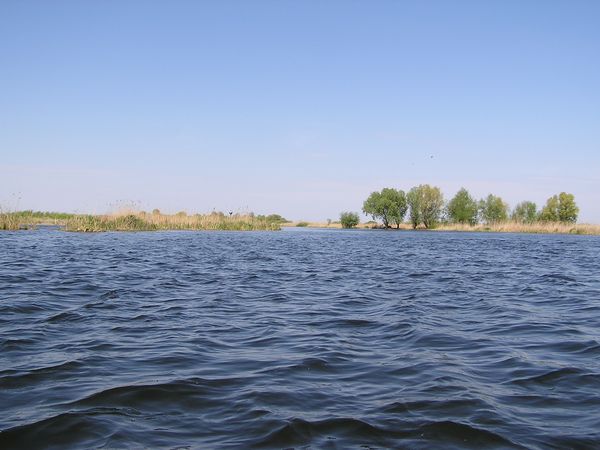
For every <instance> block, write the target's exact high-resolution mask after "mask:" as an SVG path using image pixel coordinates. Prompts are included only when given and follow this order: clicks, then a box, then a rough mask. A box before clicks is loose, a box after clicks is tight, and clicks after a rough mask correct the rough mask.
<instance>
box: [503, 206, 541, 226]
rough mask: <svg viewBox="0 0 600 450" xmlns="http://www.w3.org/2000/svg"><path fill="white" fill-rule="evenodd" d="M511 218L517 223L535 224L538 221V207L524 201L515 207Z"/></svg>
mask: <svg viewBox="0 0 600 450" xmlns="http://www.w3.org/2000/svg"><path fill="white" fill-rule="evenodd" d="M510 218H511V219H512V220H514V221H515V222H521V223H533V222H535V221H536V220H537V218H538V214H537V205H536V204H535V203H533V202H530V201H524V202H521V203H519V204H518V205H517V206H515V209H514V210H513V212H512V214H511V216H510Z"/></svg>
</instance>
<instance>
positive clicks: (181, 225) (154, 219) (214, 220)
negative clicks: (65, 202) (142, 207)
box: [65, 212, 280, 232]
mask: <svg viewBox="0 0 600 450" xmlns="http://www.w3.org/2000/svg"><path fill="white" fill-rule="evenodd" d="M279 229H280V224H279V223H275V222H271V221H268V220H267V219H266V218H257V217H254V216H253V215H250V214H248V215H241V214H235V215H231V216H225V215H224V214H220V213H213V214H194V215H187V214H182V213H178V214H175V215H168V214H147V213H131V212H129V213H125V214H109V215H101V216H94V215H80V216H75V217H72V218H70V219H67V220H66V221H65V230H66V231H80V232H99V231H156V230H231V231H236V230H237V231H255V230H279Z"/></svg>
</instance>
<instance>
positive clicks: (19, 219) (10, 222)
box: [0, 212, 35, 231]
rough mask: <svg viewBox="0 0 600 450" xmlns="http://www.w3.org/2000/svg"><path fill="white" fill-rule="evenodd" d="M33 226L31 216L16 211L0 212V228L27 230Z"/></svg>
mask: <svg viewBox="0 0 600 450" xmlns="http://www.w3.org/2000/svg"><path fill="white" fill-rule="evenodd" d="M34 226H35V225H34V224H33V220H32V219H31V217H28V216H26V215H22V214H16V213H5V212H0V230H9V231H11V230H27V229H31V228H33V227H34Z"/></svg>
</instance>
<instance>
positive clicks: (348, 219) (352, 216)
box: [340, 212, 359, 228]
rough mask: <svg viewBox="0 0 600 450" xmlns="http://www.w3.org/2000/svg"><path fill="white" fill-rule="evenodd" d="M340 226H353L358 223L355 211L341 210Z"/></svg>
mask: <svg viewBox="0 0 600 450" xmlns="http://www.w3.org/2000/svg"><path fill="white" fill-rule="evenodd" d="M340 222H341V224H342V228H354V227H355V226H356V225H358V223H359V218H358V214H357V213H355V212H343V213H341V214H340Z"/></svg>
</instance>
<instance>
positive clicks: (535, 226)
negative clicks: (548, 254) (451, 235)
mask: <svg viewBox="0 0 600 450" xmlns="http://www.w3.org/2000/svg"><path fill="white" fill-rule="evenodd" d="M436 230H439V231H482V232H495V233H545V234H588V235H600V225H590V224H574V223H563V222H533V223H522V222H513V221H507V222H498V223H491V224H478V225H468V224H460V223H453V224H441V225H439V226H438V227H437V228H436Z"/></svg>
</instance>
